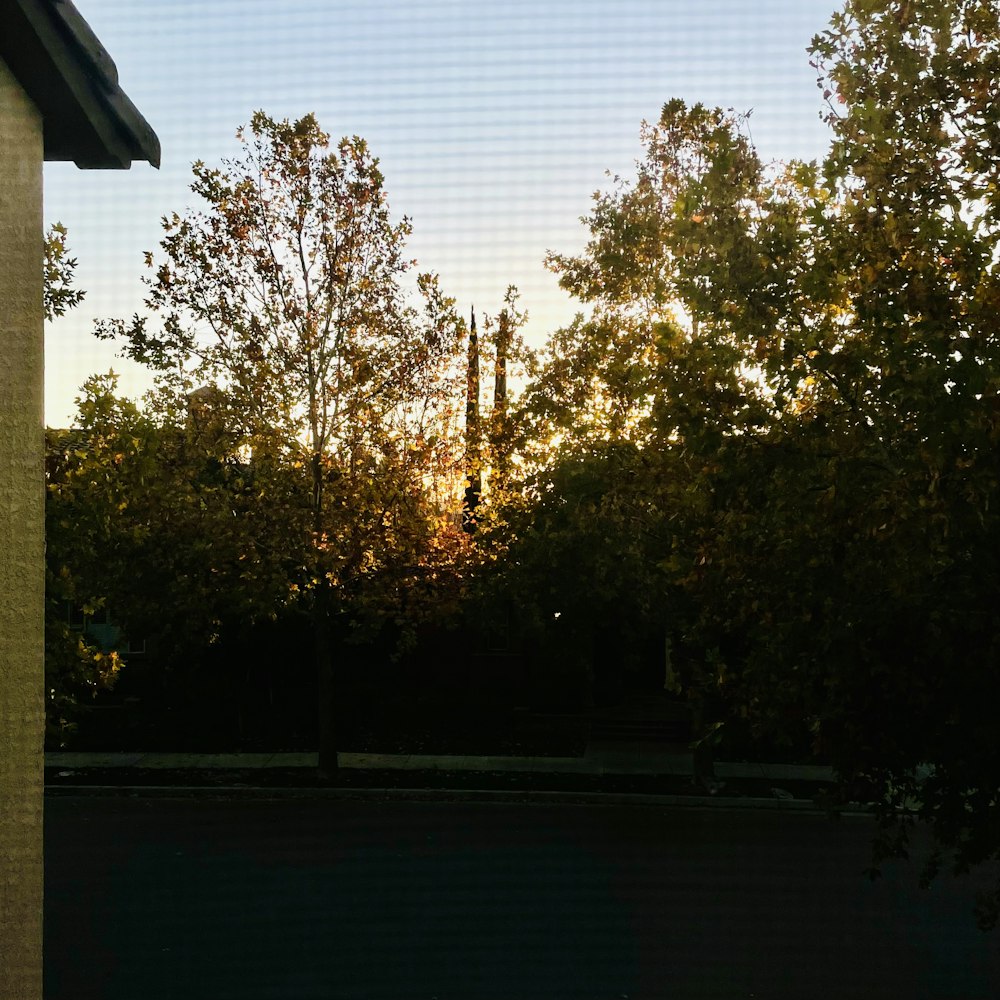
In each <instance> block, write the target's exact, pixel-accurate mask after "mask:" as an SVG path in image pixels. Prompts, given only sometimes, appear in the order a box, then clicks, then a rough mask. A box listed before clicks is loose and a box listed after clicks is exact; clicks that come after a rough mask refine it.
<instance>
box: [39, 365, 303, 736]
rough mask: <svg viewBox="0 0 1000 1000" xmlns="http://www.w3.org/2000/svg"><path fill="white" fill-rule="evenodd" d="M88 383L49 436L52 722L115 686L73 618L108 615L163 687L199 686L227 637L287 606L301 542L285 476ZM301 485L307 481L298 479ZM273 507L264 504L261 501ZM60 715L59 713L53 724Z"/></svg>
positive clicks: (111, 378)
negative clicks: (85, 696) (86, 697)
mask: <svg viewBox="0 0 1000 1000" xmlns="http://www.w3.org/2000/svg"><path fill="white" fill-rule="evenodd" d="M116 386H117V377H116V376H115V375H113V374H109V375H106V376H100V377H97V376H95V377H93V378H91V379H89V380H88V381H87V382H86V383H85V385H84V387H83V391H82V394H81V396H80V398H79V400H78V414H77V418H76V420H75V422H74V426H73V427H72V428H71V429H69V430H62V431H49V434H48V448H47V469H46V472H47V476H46V478H47V500H46V533H47V568H48V591H47V594H48V602H49V607H48V620H47V628H48V635H49V642H48V647H47V660H48V667H49V675H50V677H49V686H50V694H51V700H52V705H51V709H52V712H51V713H50V716H51V717H52V721H53V723H54V724H57V723H58V718H67V719H68V718H70V716H71V712H69V709H70V708H71V707H72V701H73V699H74V698H76V697H79V696H80V695H81V694H82V693H84V692H86V691H88V690H89V691H90V692H92V693H93V692H95V691H96V690H98V689H100V688H107V687H109V686H110V683H111V682H112V681H113V680H114V678H115V677H116V676H117V674H118V672H119V670H120V669H121V667H122V663H121V658H120V656H119V655H118V654H117V652H115V651H113V650H112V651H101V650H99V649H96V648H88V646H87V644H86V643H85V642H84V638H83V636H80V635H78V634H76V633H72V632H70V630H69V629H68V626H67V607H68V606H75V607H76V608H79V609H82V610H83V611H84V613H89V614H92V613H93V612H94V611H96V610H98V609H100V608H105V609H107V610H110V611H111V612H112V613H113V615H114V619H115V622H116V624H117V625H119V626H121V627H122V628H123V630H124V633H125V634H126V635H128V636H130V637H132V638H142V639H144V640H146V643H147V654H146V659H147V660H149V661H150V664H151V667H152V668H153V669H154V670H155V672H156V673H157V675H158V676H160V677H161V680H162V681H163V683H162V685H161V686H162V687H163V688H164V689H166V688H167V687H168V684H167V680H168V679H169V678H171V677H173V678H174V679H175V685H174V686H175V688H176V687H181V686H184V685H192V684H193V685H194V687H195V688H198V687H199V686H200V687H203V686H204V685H203V684H200V683H199V681H198V673H197V670H196V669H195V667H196V666H200V665H201V661H202V657H203V655H204V651H205V650H206V649H208V648H210V647H211V646H212V645H213V644H215V643H216V642H217V641H218V640H219V638H220V636H221V635H222V634H223V633H224V631H225V629H226V627H227V626H231V625H232V624H233V623H236V622H238V623H239V625H240V627H241V628H246V627H248V626H249V625H251V624H252V623H253V622H254V621H257V620H262V619H267V618H274V617H275V616H276V615H277V614H278V613H280V611H281V610H282V608H284V607H285V606H287V605H288V604H289V602H290V601H291V600H292V599H293V584H292V579H293V576H292V574H293V573H294V571H295V568H296V567H297V566H298V565H300V564H301V561H302V553H301V552H300V551H296V547H297V546H298V547H299V548H300V549H301V547H302V545H303V539H302V537H301V533H300V532H297V531H296V530H295V527H294V525H290V524H289V522H288V521H287V519H285V518H283V517H282V516H281V511H282V510H283V509H287V502H283V494H284V495H286V496H287V495H294V494H296V493H298V492H299V491H300V490H301V485H300V484H299V483H298V482H295V480H294V478H293V475H292V473H291V471H286V470H275V469H269V468H268V467H267V466H266V465H264V464H262V463H258V464H257V465H256V466H255V467H253V468H250V467H249V466H248V465H247V463H245V462H244V461H242V460H241V459H240V458H239V457H238V456H236V455H234V454H233V453H232V451H231V450H229V449H228V448H227V441H226V437H225V436H224V435H223V436H220V435H219V434H217V433H213V432H212V429H211V428H208V427H206V426H205V425H204V423H203V422H202V421H201V420H200V419H199V416H200V415H199V414H198V413H197V411H196V410H194V409H193V408H187V409H186V410H185V411H181V412H176V411H174V410H170V409H167V410H157V409H156V407H155V406H154V405H153V401H149V402H148V405H147V407H146V408H145V409H140V408H139V407H138V406H136V405H135V404H134V403H132V402H130V401H128V400H126V399H124V398H122V397H120V396H118V395H117V393H116ZM298 478H299V479H300V480H301V479H302V478H303V477H302V476H301V474H300V475H299V477H298ZM265 498H266V499H265ZM59 713H61V715H60V714H59Z"/></svg>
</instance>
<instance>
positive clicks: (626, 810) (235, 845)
mask: <svg viewBox="0 0 1000 1000" xmlns="http://www.w3.org/2000/svg"><path fill="white" fill-rule="evenodd" d="M46 810H47V817H46V919H45V931H46V964H45V970H46V993H45V995H46V997H47V998H48V1000H63V998H66V1000H91V998H93V1000H118V998H121V1000H158V998H171V1000H177V998H184V1000H199V998H205V1000H223V998H229V997H232V998H239V1000H264V998H268V1000H278V998H280V1000H314V998H315V1000H374V998H379V1000H410V998H420V1000H431V998H433V997H436V998H438V1000H480V998H493V1000H526V998H546V1000H561V998H574V1000H583V998H587V1000H590V998H594V1000H614V998H622V997H628V998H630V1000H640V998H674V997H677V998H698V997H720V998H727V1000H729V998H747V997H754V998H760V1000H764V998H784V997H787V998H794V1000H802V998H807V997H808V998H823V997H832V998H837V1000H848V998H864V997H872V998H879V1000H884V998H887V997H907V998H909V1000H914V998H920V997H927V998H933V1000H943V998H948V997H956V998H959V997H960V998H963V1000H978V998H990V997H995V996H998V995H1000V932H994V933H992V934H990V935H983V934H982V933H981V932H979V931H978V930H977V929H976V927H975V923H974V920H973V917H972V913H971V906H972V893H973V890H974V886H975V883H974V882H973V881H971V880H970V879H964V880H962V881H955V880H954V879H952V878H951V877H950V876H949V877H944V878H942V880H941V881H940V882H938V883H936V884H935V885H934V886H933V887H932V888H931V889H930V890H928V891H926V892H922V891H921V890H919V889H918V888H917V885H916V873H915V871H914V870H913V869H912V868H910V867H909V866H906V865H903V864H893V865H890V866H887V868H886V872H885V877H884V878H883V879H881V880H879V881H876V882H874V883H872V882H870V881H868V880H867V879H866V878H865V877H864V876H863V875H861V874H860V873H861V871H862V870H863V869H864V868H865V867H866V866H867V863H868V855H867V849H868V848H867V845H868V838H869V836H870V833H871V824H870V821H869V820H868V819H867V818H864V817H845V818H843V819H841V820H840V821H839V822H838V823H833V822H830V821H829V820H827V819H825V818H824V817H821V816H816V815H810V814H798V813H780V812H764V811H761V812H756V811H751V810H725V809H704V810H699V809H685V808H674V809H666V808H635V807H620V806H619V807H600V806H579V805H577V806H573V805H566V806H554V805H499V804H468V803H466V804H463V803H426V802H423V803H419V802H359V801H336V800H326V801H301V800H299V801H281V802H249V801H238V802H213V801H207V800H193V801H179V800H166V799H147V800H143V799H115V798H84V797H80V798H62V797H60V798H52V799H49V800H48V801H47V802H46Z"/></svg>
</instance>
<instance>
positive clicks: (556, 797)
mask: <svg viewBox="0 0 1000 1000" xmlns="http://www.w3.org/2000/svg"><path fill="white" fill-rule="evenodd" d="M45 794H46V796H48V797H51V798H72V797H79V798H91V797H100V798H156V799H191V798H198V799H222V800H242V801H261V802H266V801H280V800H287V799H346V800H350V799H355V800H362V801H382V802H385V801H409V802H478V803H496V804H511V803H517V804H520V805H536V804H537V805H544V804H552V805H590V806H594V805H599V806H623V805H630V806H650V807H672V808H674V807H678V806H679V807H684V808H696V809H763V810H770V811H775V810H777V811H779V812H799V813H813V814H819V815H829V813H830V810H828V809H826V808H824V807H823V806H820V805H818V804H817V803H815V802H813V801H811V800H809V799H777V798H759V797H750V796H747V797H745V798H735V797H726V796H714V795H652V794H643V793H639V792H563V791H542V790H537V789H535V790H524V791H518V790H516V789H486V788H483V789H475V788H457V789H449V788H255V787H247V786H243V785H239V786H230V787H218V786H214V787H206V786H201V785H197V786H195V785H191V786H183V785H174V786H169V785H46V786H45ZM839 814H840V815H869V811H868V810H865V809H864V808H863V807H853V808H852V809H850V810H847V809H844V810H840V812H839Z"/></svg>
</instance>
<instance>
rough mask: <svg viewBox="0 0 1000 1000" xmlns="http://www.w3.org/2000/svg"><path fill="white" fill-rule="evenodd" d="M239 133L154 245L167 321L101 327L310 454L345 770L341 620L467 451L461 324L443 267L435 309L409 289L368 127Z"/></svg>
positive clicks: (311, 512)
mask: <svg viewBox="0 0 1000 1000" xmlns="http://www.w3.org/2000/svg"><path fill="white" fill-rule="evenodd" d="M238 137H239V139H240V140H241V142H242V143H243V146H244V149H243V153H242V155H241V156H240V157H238V158H237V159H235V160H232V161H227V162H225V163H224V164H223V166H222V167H221V168H217V169H216V168H209V167H207V166H206V165H204V164H203V163H200V162H199V163H196V164H195V165H194V175H195V180H194V183H193V185H192V190H193V191H194V192H195V194H197V195H198V196H199V197H200V198H201V200H202V202H203V203H204V206H205V208H204V210H203V211H202V212H190V213H188V214H187V215H185V216H180V215H177V214H174V215H172V216H170V217H168V218H165V219H164V231H165V236H164V239H163V240H162V242H161V251H162V256H161V257H160V258H159V259H154V255H153V254H152V253H150V254H147V255H146V262H147V265H148V267H149V268H150V269H151V271H152V277H150V278H149V279H148V282H147V283H148V287H149V297H148V300H147V305H148V307H149V309H150V310H151V311H152V312H153V313H156V314H159V315H160V316H161V317H162V320H163V322H162V326H161V327H160V329H158V330H156V331H155V332H154V331H152V330H151V329H150V328H149V325H148V323H147V321H146V319H145V318H140V317H136V318H135V319H134V320H133V321H132V323H131V324H126V323H123V322H114V323H105V324H103V325H101V326H99V328H98V331H97V332H98V334H99V335H100V336H112V337H117V338H119V339H121V340H122V342H123V344H124V348H125V353H126V354H127V355H128V356H130V357H132V358H134V359H135V360H137V361H140V362H142V363H145V364H148V365H150V366H151V367H153V368H155V369H156V370H158V371H160V372H161V373H162V374H163V377H164V378H165V379H168V380H172V381H173V383H174V384H175V385H180V386H191V385H194V384H207V385H211V386H215V387H217V388H218V390H219V391H220V392H221V393H222V395H223V397H224V398H225V400H226V419H227V423H228V426H229V427H230V428H231V429H232V430H233V431H234V432H236V433H237V434H238V437H239V447H241V448H244V449H246V450H247V451H248V453H250V454H252V456H253V461H254V462H255V463H256V462H257V461H259V460H262V458H263V457H264V456H266V457H267V460H269V461H274V462H277V463H279V464H280V463H288V464H291V465H292V466H293V467H294V466H296V465H298V466H300V467H302V468H304V469H305V470H306V472H307V475H308V483H309V489H308V494H307V496H306V498H305V501H304V502H303V503H302V504H301V505H300V506H299V507H294V506H293V507H292V508H290V509H289V511H288V513H289V516H292V517H293V518H298V519H299V521H298V522H296V523H299V522H301V528H302V531H303V532H304V533H305V534H307V535H308V537H309V539H310V544H309V547H308V552H309V556H308V560H307V562H306V564H305V565H303V567H302V578H303V584H302V586H303V590H304V593H305V594H306V595H307V597H308V600H309V603H310V607H311V609H312V610H311V614H312V620H313V624H314V630H315V656H316V667H317V676H318V684H319V699H318V700H319V720H320V748H319V749H320V768H321V771H323V772H324V773H326V774H329V773H331V772H332V771H333V770H334V769H335V768H336V744H335V733H334V728H333V721H332V720H333V708H332V706H333V694H334V692H333V666H332V652H331V634H330V627H331V626H330V623H331V618H332V616H333V615H334V613H335V612H336V610H337V605H338V601H339V600H340V599H342V598H343V597H344V596H345V595H348V594H350V593H351V592H352V591H356V590H357V588H358V587H360V586H361V584H362V582H363V580H364V579H365V578H366V577H368V576H370V575H371V574H372V573H373V572H374V571H375V570H376V569H378V568H379V567H380V566H383V565H384V564H385V560H386V558H387V549H391V548H392V546H393V545H394V544H395V543H396V541H397V540H398V539H400V538H402V537H404V536H408V535H410V534H411V533H412V532H411V528H413V529H414V530H417V533H418V534H419V533H421V532H423V531H424V529H422V528H416V526H415V525H414V523H413V521H412V519H411V520H408V517H409V515H410V513H412V512H413V510H414V504H413V499H414V497H416V496H417V495H418V494H420V491H421V483H422V480H423V477H425V475H427V474H428V469H429V467H431V466H433V465H435V463H443V462H445V461H448V460H449V459H450V451H449V449H450V448H451V442H450V441H449V440H448V437H447V435H446V434H445V428H446V426H447V425H448V422H449V420H450V419H451V407H452V406H453V405H454V399H453V398H452V397H451V395H450V393H451V391H452V375H453V371H452V361H453V358H454V354H455V351H456V349H457V346H458V340H459V334H460V331H461V324H460V322H459V321H458V319H457V317H456V316H455V313H454V309H453V304H452V303H451V301H450V300H449V299H447V298H446V297H445V296H443V295H442V293H441V292H440V291H439V289H438V286H437V282H436V279H434V278H433V277H431V276H426V275H423V276H420V277H419V278H418V279H417V286H418V288H419V291H420V292H421V294H422V296H423V298H424V301H425V304H426V312H425V316H424V318H423V319H421V316H420V315H419V314H418V312H417V311H416V310H415V309H414V308H413V307H412V306H410V305H408V304H407V302H406V294H405V286H404V279H405V278H406V276H407V273H408V272H409V271H410V269H411V266H412V264H413V262H412V261H409V260H407V259H406V258H405V256H404V244H405V240H406V237H407V236H408V235H409V233H410V229H411V227H410V223H409V221H408V220H407V219H405V218H404V219H403V220H402V221H400V222H393V221H392V219H391V217H390V214H389V208H388V204H387V201H386V195H385V189H384V182H383V177H382V174H381V172H380V171H379V169H378V161H377V160H376V159H374V158H373V157H372V156H371V154H370V153H369V151H368V148H367V146H366V144H365V143H364V141H363V140H361V139H360V138H358V137H354V138H345V139H342V140H341V141H340V143H339V144H338V145H337V147H336V149H334V150H331V149H330V146H329V138H328V136H327V135H326V134H325V133H324V132H323V131H322V130H321V129H320V128H319V125H318V124H317V122H316V120H315V118H314V117H313V116H311V115H307V116H306V117H304V118H302V119H300V120H298V121H296V122H288V121H280V122H279V121H275V120H273V119H271V118H269V117H268V116H266V115H265V114H264V113H263V112H257V113H256V114H255V115H254V116H253V119H252V121H251V124H250V127H249V129H247V130H242V129H241V130H240V132H239V133H238ZM425 514H426V512H423V511H422V512H421V515H420V518H418V520H421V521H422V523H426V517H425V516H424V515H425Z"/></svg>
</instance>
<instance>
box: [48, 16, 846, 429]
mask: <svg viewBox="0 0 1000 1000" xmlns="http://www.w3.org/2000/svg"><path fill="white" fill-rule="evenodd" d="M75 2H76V6H77V7H78V8H79V10H80V12H81V13H82V14H83V16H84V17H85V18H86V19H87V20H88V22H89V23H90V25H91V27H92V28H93V29H94V31H95V32H96V34H97V36H98V38H100V40H101V42H102V43H103V44H104V46H105V48H107V50H108V51H109V52H110V54H111V56H112V58H113V59H114V61H115V63H116V65H117V67H118V73H119V81H120V83H121V86H122V88H123V89H124V91H125V93H126V94H128V96H129V97H130V98H131V99H132V101H133V102H134V103H135V105H136V106H137V107H138V108H139V110H140V112H141V113H142V114H143V116H144V117H145V118H146V119H147V121H148V122H149V123H150V124H151V125H152V127H153V128H154V130H155V131H156V133H157V135H158V136H159V139H160V143H161V147H162V151H163V162H162V165H161V169H160V170H158V171H157V170H154V169H152V168H151V167H150V166H149V165H148V164H144V163H137V164H135V165H134V166H133V167H132V169H131V170H129V171H81V170H78V169H77V168H76V167H75V166H74V165H73V164H69V163H47V164H46V166H45V218H46V222H47V223H48V224H51V223H54V222H57V221H59V222H62V223H63V224H64V225H65V226H67V227H68V229H69V245H70V250H71V254H72V256H75V257H76V258H77V260H78V262H79V264H78V268H77V272H76V274H77V286H78V287H80V288H83V289H85V290H86V292H87V297H86V299H85V301H84V303H83V305H82V306H80V307H79V308H78V309H76V310H74V311H73V312H72V313H70V314H68V315H66V316H64V317H62V318H60V319H57V320H56V321H55V322H54V323H53V324H51V325H50V326H49V327H48V329H47V331H46V354H47V356H46V422H47V423H48V424H49V425H50V426H67V425H68V424H69V423H71V422H72V417H73V414H74V412H75V404H74V400H75V397H76V396H77V395H78V394H79V389H80V386H81V385H82V383H83V382H84V380H85V379H86V378H87V377H88V376H90V375H92V374H95V373H98V372H106V371H108V370H109V369H112V368H113V369H114V370H115V371H117V372H118V373H119V374H120V376H121V381H120V383H119V389H120V390H121V391H122V392H124V393H126V394H127V395H130V396H133V397H136V396H138V395H140V394H141V393H142V392H143V391H145V390H146V389H147V388H149V387H150V385H151V381H152V380H151V378H150V376H149V374H148V373H147V372H145V371H144V370H143V369H141V368H140V367H139V366H137V365H135V364H133V363H131V362H128V361H126V360H125V359H121V358H119V357H117V355H116V349H115V347H114V345H113V344H109V343H106V342H101V341H98V340H97V339H96V338H95V337H93V336H92V334H91V330H92V328H93V323H94V320H95V319H96V318H110V317H128V316H131V315H132V314H133V313H135V312H140V313H141V312H143V311H144V308H143V298H144V287H143V285H142V283H141V280H140V279H141V277H142V275H143V273H144V271H145V269H144V267H143V263H142V261H143V253H144V251H146V250H151V251H154V253H155V251H156V250H157V247H158V243H159V239H160V237H161V228H160V219H161V217H162V216H163V215H165V214H169V213H172V212H175V211H176V212H179V213H181V214H183V212H184V210H185V209H187V208H189V207H191V208H193V207H196V206H197V199H196V198H195V196H194V195H192V194H191V192H190V190H189V185H190V181H191V164H192V162H193V161H195V160H198V159H200V160H204V161H205V162H206V163H208V164H210V165H214V164H217V163H218V162H219V161H220V160H221V159H222V158H223V157H228V156H233V155H235V154H236V153H237V152H238V150H239V144H238V143H237V141H236V139H235V132H236V129H237V127H238V126H239V125H241V124H244V123H246V122H248V121H249V119H250V116H251V114H252V113H253V112H254V111H255V110H258V109H262V110H264V111H266V112H267V113H268V114H270V115H271V116H272V117H276V118H286V117H287V118H291V119H294V118H298V117H301V116H302V115H303V114H305V113H307V112H313V113H315V114H316V116H317V118H318V119H319V122H320V125H321V126H322V127H323V128H324V129H325V130H326V131H327V132H329V133H330V134H331V135H332V136H333V138H334V139H336V138H339V137H340V136H343V135H360V136H362V137H364V138H365V139H366V140H367V141H368V144H369V147H370V148H371V150H372V152H373V153H374V154H375V155H376V156H378V157H379V158H380V160H381V169H382V172H383V174H384V175H385V179H386V190H387V192H388V197H389V204H390V208H391V210H392V212H393V214H394V215H395V216H397V217H399V216H402V215H404V214H405V215H407V216H409V217H410V219H411V220H412V223H413V227H414V232H413V236H412V237H411V239H410V242H409V251H410V255H411V256H414V257H416V258H417V260H418V261H419V269H420V270H422V271H425V270H429V271H434V272H436V273H437V274H439V275H440V278H441V284H442V288H443V289H444V291H445V292H446V293H447V294H449V295H452V296H454V297H456V299H457V300H458V303H459V307H460V309H461V311H462V312H465V313H467V312H468V309H469V307H470V306H472V305H475V307H476V309H477V312H480V313H482V312H486V313H495V312H497V311H498V310H499V308H500V307H501V300H502V298H503V294H504V291H505V289H506V288H507V286H508V285H510V284H514V285H517V286H518V288H519V290H520V293H521V307H522V308H524V309H526V310H527V311H528V314H529V317H530V318H529V322H528V325H527V327H526V331H525V332H526V336H527V337H528V339H529V342H531V343H533V344H535V345H540V344H541V343H543V342H544V340H545V338H546V336H547V334H548V333H549V332H551V331H552V330H554V329H557V328H558V327H559V326H560V325H563V324H565V323H567V322H568V321H569V320H570V319H572V317H573V315H574V314H575V313H576V312H577V311H579V308H580V306H579V304H578V303H575V302H574V301H573V300H572V299H570V298H569V297H568V296H567V295H566V293H565V292H563V291H562V290H561V289H560V288H559V287H558V283H557V280H556V278H555V276H554V275H552V274H550V273H549V272H548V271H547V270H546V269H545V267H544V265H543V260H544V257H545V253H546V251H548V250H554V251H557V252H560V253H566V252H573V251H576V250H579V249H580V248H582V246H583V244H584V241H585V238H586V232H585V229H584V227H583V226H582V224H581V222H580V217H581V216H583V215H585V214H586V213H587V212H588V211H589V208H590V205H591V199H592V195H593V193H594V192H595V191H596V190H598V189H600V188H607V187H608V185H609V179H608V177H607V176H606V175H605V172H606V171H610V172H611V173H612V174H616V173H617V174H622V175H623V176H629V175H630V174H631V173H633V172H634V164H635V161H636V159H637V158H639V157H640V156H641V152H642V149H641V145H640V143H639V126H640V123H641V122H642V120H643V119H648V120H654V119H656V118H657V117H658V116H659V112H660V109H661V108H662V106H663V104H664V103H665V102H666V101H668V100H670V99H672V98H674V97H680V98H683V99H685V100H687V101H688V102H690V103H694V102H697V101H701V102H702V103H704V104H708V105H710V106H716V105H718V106H721V107H724V108H730V107H731V108H734V109H735V110H737V111H740V112H744V111H747V110H749V109H753V110H752V116H751V118H750V130H751V134H752V137H753V140H754V142H755V143H756V145H757V148H758V150H759V151H760V153H761V155H762V157H763V158H764V159H765V160H771V159H780V160H785V159H789V158H792V157H799V158H803V159H816V158H819V157H821V156H822V155H823V153H824V151H825V148H826V145H827V143H828V140H829V135H828V132H827V129H826V126H825V125H823V124H822V122H821V121H820V117H819V115H820V111H821V100H820V93H819V91H818V89H817V87H816V83H815V71H814V70H813V69H812V68H811V67H810V66H809V56H808V54H807V52H806V48H807V46H808V45H809V42H810V40H811V39H812V37H813V35H815V34H816V33H817V32H820V31H822V30H823V29H824V28H825V27H826V25H827V23H828V21H829V19H830V16H831V15H832V14H833V12H834V11H835V10H836V9H837V7H838V3H837V2H836V0H756V2H754V3H752V4H751V3H749V2H747V0H699V2H698V3H697V4H695V3H692V2H690V0H615V2H613V3H610V2H607V0H600V2H596V0H555V2H548V0H534V2H524V0H507V2H506V3H504V4H502V5H501V4H499V3H493V2H489V3H487V2H480V0H281V2H278V3H276V2H274V0H266V2H265V0H210V2H209V0H141V2H140V0H75Z"/></svg>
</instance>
